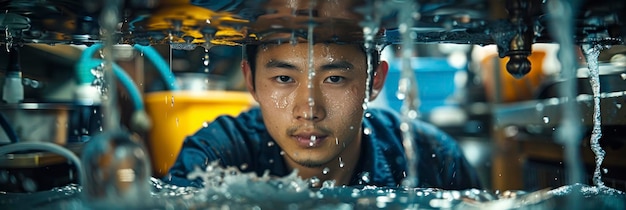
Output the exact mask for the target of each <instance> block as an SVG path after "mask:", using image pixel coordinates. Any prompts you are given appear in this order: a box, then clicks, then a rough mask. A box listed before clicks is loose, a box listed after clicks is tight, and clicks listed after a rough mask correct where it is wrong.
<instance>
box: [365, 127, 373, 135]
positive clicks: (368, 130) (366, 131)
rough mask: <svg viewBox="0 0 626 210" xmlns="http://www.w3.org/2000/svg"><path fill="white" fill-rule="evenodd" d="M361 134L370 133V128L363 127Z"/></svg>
mask: <svg viewBox="0 0 626 210" xmlns="http://www.w3.org/2000/svg"><path fill="white" fill-rule="evenodd" d="M363 134H365V135H370V134H372V130H371V129H370V128H363Z"/></svg>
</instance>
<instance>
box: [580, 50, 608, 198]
mask: <svg viewBox="0 0 626 210" xmlns="http://www.w3.org/2000/svg"><path fill="white" fill-rule="evenodd" d="M582 48H583V53H584V54H585V57H586V59H587V66H588V68H589V82H590V83H591V90H592V92H593V130H592V133H591V139H590V144H591V145H590V146H591V150H592V151H593V153H594V154H595V155H596V156H595V162H596V168H595V170H594V172H593V183H594V184H595V185H596V186H598V187H604V186H605V185H604V182H603V181H602V171H601V167H602V161H603V160H604V155H605V154H606V153H605V152H604V150H603V149H602V147H601V146H600V138H601V137H602V129H601V123H602V119H601V115H600V67H599V66H598V56H600V51H601V50H602V46H601V45H590V44H585V45H583V46H582Z"/></svg>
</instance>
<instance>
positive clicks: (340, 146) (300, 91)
mask: <svg viewBox="0 0 626 210" xmlns="http://www.w3.org/2000/svg"><path fill="white" fill-rule="evenodd" d="M313 54H314V56H313V69H314V72H315V74H314V76H312V75H310V74H309V63H310V62H309V48H308V45H307V44H306V43H302V44H297V45H292V44H281V45H269V46H262V47H260V48H259V52H258V55H257V59H256V73H255V79H254V80H255V85H254V87H253V89H254V90H253V91H251V92H252V95H253V96H254V98H255V99H256V100H257V102H258V103H259V106H260V108H261V111H262V113H263V117H264V118H263V119H264V122H265V124H266V127H267V129H268V131H269V132H270V134H271V135H272V137H273V138H274V139H275V140H276V143H278V144H279V145H280V147H281V148H282V149H283V151H284V152H285V156H286V158H288V159H290V160H291V161H293V162H295V163H298V164H300V165H303V166H307V167H319V166H322V165H324V164H326V163H329V162H330V161H333V160H335V161H336V160H337V159H338V158H340V157H341V154H342V152H343V151H344V150H345V149H350V148H360V147H355V145H352V144H353V143H354V142H359V141H360V139H361V123H362V117H363V108H362V107H363V106H362V105H363V101H364V99H365V87H366V84H365V83H366V79H367V65H366V57H365V54H364V53H363V51H362V50H361V49H360V48H359V47H358V46H355V45H337V44H316V45H314V48H313ZM310 76H312V77H310ZM310 78H311V79H310ZM247 79H248V80H251V78H250V77H247ZM249 88H250V83H249Z"/></svg>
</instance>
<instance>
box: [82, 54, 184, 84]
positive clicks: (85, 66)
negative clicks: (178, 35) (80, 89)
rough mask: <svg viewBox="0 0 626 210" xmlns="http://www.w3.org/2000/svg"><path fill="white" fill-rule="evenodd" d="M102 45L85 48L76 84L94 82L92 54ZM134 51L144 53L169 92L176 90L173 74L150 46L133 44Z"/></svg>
mask: <svg viewBox="0 0 626 210" xmlns="http://www.w3.org/2000/svg"><path fill="white" fill-rule="evenodd" d="M102 47H103V46H102V44H94V45H92V46H90V47H88V48H86V49H85V50H84V51H83V53H82V55H81V57H80V59H79V60H78V64H77V66H76V75H77V77H78V84H90V83H91V82H92V81H93V80H94V76H93V74H91V69H92V68H93V67H94V65H93V64H92V63H91V62H90V59H91V58H92V56H93V54H95V53H96V52H98V50H100V49H101V48H102ZM133 47H134V48H135V49H136V50H138V51H140V52H142V53H144V54H145V55H146V57H148V60H150V61H151V62H152V64H154V66H155V67H156V69H157V71H158V72H159V74H160V75H161V78H163V80H164V81H165V83H166V84H167V87H168V89H169V90H178V86H177V85H176V78H175V77H174V74H172V72H171V71H170V70H169V65H168V64H167V63H166V62H165V60H164V59H163V57H161V55H159V53H158V52H157V51H156V50H154V48H153V47H151V46H141V45H138V44H135V45H134V46H133Z"/></svg>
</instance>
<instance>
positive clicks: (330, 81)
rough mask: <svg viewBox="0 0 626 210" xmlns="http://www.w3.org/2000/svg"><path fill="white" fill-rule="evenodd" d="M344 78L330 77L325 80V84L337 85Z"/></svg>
mask: <svg viewBox="0 0 626 210" xmlns="http://www.w3.org/2000/svg"><path fill="white" fill-rule="evenodd" d="M344 79H345V78H344V77H341V76H330V77H328V78H326V82H328V83H339V82H341V81H343V80H344Z"/></svg>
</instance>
